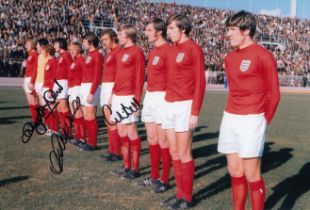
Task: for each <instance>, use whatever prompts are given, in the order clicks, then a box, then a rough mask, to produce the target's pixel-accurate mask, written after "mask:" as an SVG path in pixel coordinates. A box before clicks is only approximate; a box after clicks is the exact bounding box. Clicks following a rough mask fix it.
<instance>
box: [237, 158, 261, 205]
mask: <svg viewBox="0 0 310 210" xmlns="http://www.w3.org/2000/svg"><path fill="white" fill-rule="evenodd" d="M243 166H244V173H245V176H246V179H247V181H248V183H249V187H250V192H251V204H252V210H263V209H264V204H265V195H266V189H265V183H264V180H263V178H262V176H261V170H260V168H261V167H260V158H246V159H243Z"/></svg>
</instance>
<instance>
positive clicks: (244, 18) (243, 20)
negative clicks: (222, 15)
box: [225, 10, 256, 37]
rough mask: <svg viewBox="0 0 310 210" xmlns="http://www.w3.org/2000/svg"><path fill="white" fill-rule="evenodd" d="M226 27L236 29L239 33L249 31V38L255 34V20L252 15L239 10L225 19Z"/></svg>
mask: <svg viewBox="0 0 310 210" xmlns="http://www.w3.org/2000/svg"><path fill="white" fill-rule="evenodd" d="M225 24H226V27H238V28H239V29H240V30H241V31H245V30H250V33H249V35H250V37H253V36H254V34H255V32H256V20H255V17H254V15H253V14H251V13H249V12H246V11H244V10H241V11H239V12H237V13H236V14H234V15H231V16H230V17H228V18H227V19H226V22H225Z"/></svg>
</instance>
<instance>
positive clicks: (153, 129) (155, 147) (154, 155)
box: [137, 122, 161, 186]
mask: <svg viewBox="0 0 310 210" xmlns="http://www.w3.org/2000/svg"><path fill="white" fill-rule="evenodd" d="M145 128H146V133H147V141H148V144H149V155H150V156H149V158H150V165H151V174H150V177H147V178H145V179H143V180H139V181H138V182H137V185H138V186H148V185H153V186H155V184H156V183H157V182H158V179H159V163H160V158H161V153H160V152H161V151H160V146H159V144H158V143H159V142H158V136H157V125H156V124H155V123H153V122H145Z"/></svg>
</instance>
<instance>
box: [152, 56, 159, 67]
mask: <svg viewBox="0 0 310 210" xmlns="http://www.w3.org/2000/svg"><path fill="white" fill-rule="evenodd" d="M158 61H159V56H155V57H154V58H153V61H152V65H153V66H156V65H157V64H158Z"/></svg>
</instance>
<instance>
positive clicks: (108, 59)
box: [107, 55, 111, 63]
mask: <svg viewBox="0 0 310 210" xmlns="http://www.w3.org/2000/svg"><path fill="white" fill-rule="evenodd" d="M110 60H111V56H110V55H109V57H107V63H109V61H110Z"/></svg>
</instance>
